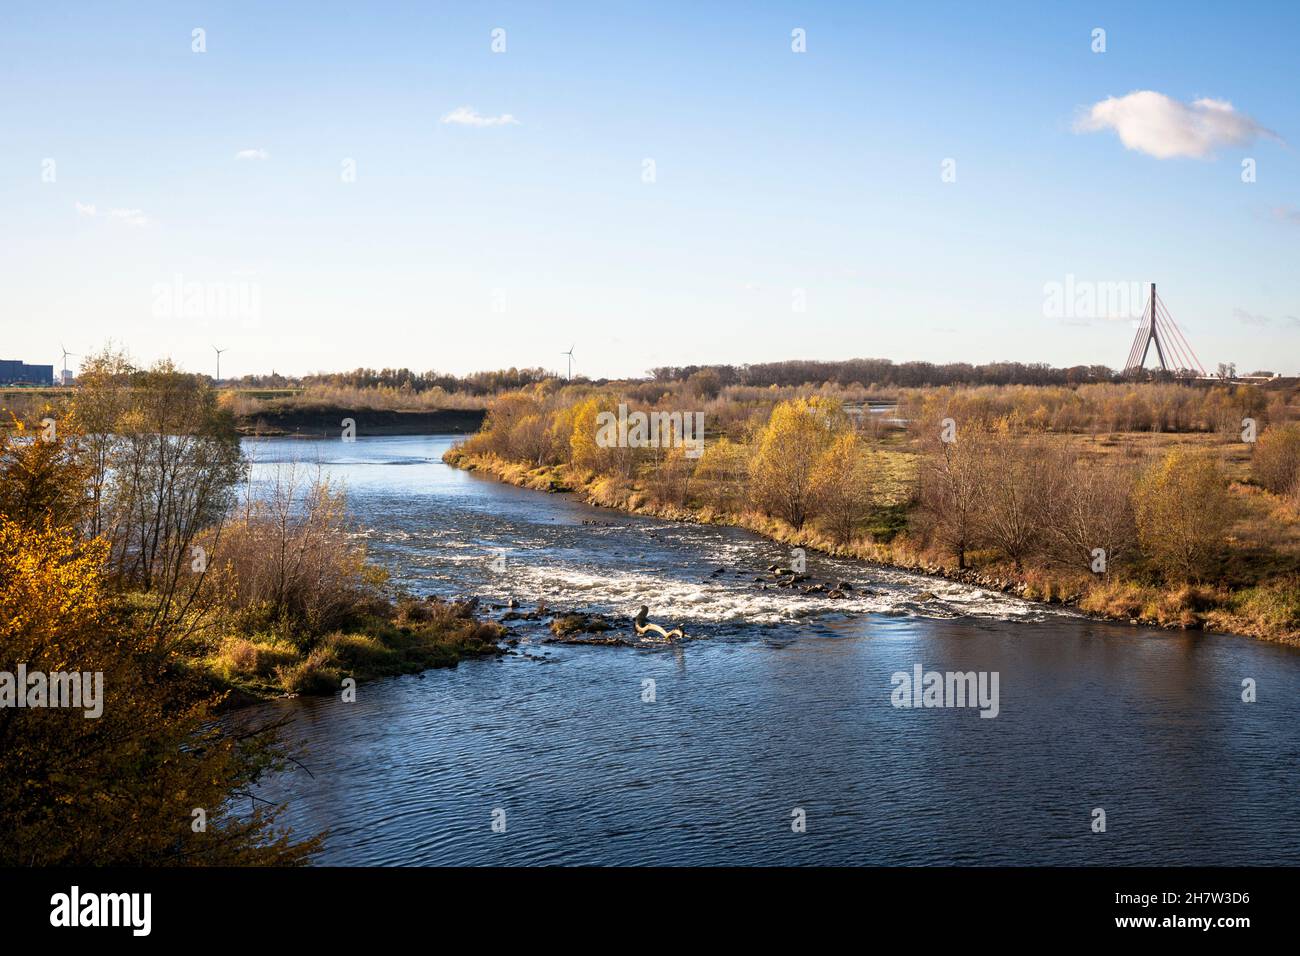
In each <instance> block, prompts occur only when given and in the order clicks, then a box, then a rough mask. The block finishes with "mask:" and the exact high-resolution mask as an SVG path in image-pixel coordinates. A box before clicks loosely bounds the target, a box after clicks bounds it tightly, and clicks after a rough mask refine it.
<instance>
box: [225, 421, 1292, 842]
mask: <svg viewBox="0 0 1300 956" xmlns="http://www.w3.org/2000/svg"><path fill="white" fill-rule="evenodd" d="M450 441H451V439H449V438H427V437H403V438H384V439H373V440H367V439H364V438H363V439H361V440H359V441H358V442H356V443H355V444H343V443H341V442H337V441H296V440H271V441H264V442H261V443H259V445H258V446H257V447H256V448H255V449H250V453H251V454H253V456H254V457H255V458H256V459H257V461H258V462H259V464H258V468H257V474H265V469H266V468H267V467H269V466H270V465H271V464H272V463H274V462H275V461H280V460H288V459H291V458H296V459H298V460H303V461H309V462H314V461H316V460H320V461H321V462H323V463H324V464H325V466H326V467H327V469H328V470H329V472H330V473H331V475H333V476H334V477H336V478H339V479H342V480H344V481H345V482H346V483H347V485H348V488H349V499H350V506H351V508H352V510H353V512H354V514H355V516H356V518H357V520H358V521H359V522H361V524H362V526H363V528H364V533H365V535H366V537H367V539H368V540H369V542H370V546H371V548H372V553H373V554H374V556H375V557H376V558H377V559H378V560H381V561H383V562H384V563H385V564H386V565H387V566H388V567H389V568H390V569H391V570H392V571H393V573H394V576H395V577H397V578H398V579H400V580H401V581H402V582H403V583H405V584H407V585H408V586H409V587H411V588H412V589H414V590H417V591H421V592H430V593H438V594H443V595H457V594H478V595H480V596H482V597H483V598H484V599H485V601H487V602H492V601H499V602H504V600H505V599H506V598H508V597H511V596H513V597H515V598H517V599H518V600H519V601H521V602H522V603H523V604H524V606H525V607H528V606H530V605H531V604H532V603H533V602H535V601H536V600H538V599H539V598H543V599H545V600H546V601H547V603H548V604H549V605H551V606H552V607H559V608H570V607H572V608H579V609H594V610H601V611H605V612H608V613H612V614H616V615H619V616H623V615H628V616H630V614H631V613H633V612H634V611H635V608H636V607H637V606H639V605H640V604H642V603H644V604H648V605H650V606H651V608H652V609H653V610H654V617H655V619H658V620H662V621H665V622H667V621H673V622H682V623H685V624H686V629H687V631H688V632H689V633H691V634H692V636H693V639H692V640H691V641H689V642H687V643H685V644H684V645H680V646H677V647H672V648H667V647H664V648H654V649H628V648H601V647H560V646H555V645H543V644H541V643H540V641H541V640H542V638H543V637H544V636H545V632H544V631H543V630H542V629H540V627H539V626H537V625H530V624H528V623H526V622H516V623H515V625H514V626H515V627H516V628H517V630H516V634H517V636H519V637H520V638H521V640H522V641H523V643H522V644H521V648H520V649H521V650H526V651H527V652H528V653H529V654H530V655H531V657H529V658H525V657H523V656H511V657H507V658H504V659H503V660H501V661H499V662H498V661H477V662H471V663H466V664H462V665H461V666H460V667H459V668H457V669H455V670H443V671H431V672H428V673H427V674H424V675H418V676H410V677H402V678H397V679H393V680H387V681H381V682H377V683H374V684H367V685H362V687H361V688H360V692H359V694H358V701H357V703H355V704H343V703H341V702H339V701H338V700H335V699H327V700H321V699H310V700H295V701H287V702H282V703H275V704H271V705H268V710H271V711H274V712H287V713H288V714H289V715H290V716H291V718H292V733H293V734H294V735H295V736H296V738H297V739H299V740H301V742H302V743H303V745H304V746H305V748H306V757H305V762H306V764H307V765H308V766H309V767H310V768H311V771H312V773H313V774H314V775H315V777H314V779H313V778H310V777H308V776H307V775H306V774H304V773H302V772H301V771H294V772H291V773H288V774H286V775H285V776H284V777H282V778H280V779H279V780H277V781H275V782H274V783H273V784H271V785H270V786H268V788H267V792H266V794H265V795H266V796H268V797H271V798H273V799H281V800H285V801H287V802H288V803H289V805H290V812H289V814H288V815H287V818H286V820H287V822H289V823H290V824H291V825H293V826H294V827H295V828H296V829H299V830H301V831H303V832H307V831H318V830H322V829H326V828H328V829H329V830H330V831H331V835H330V838H329V840H328V841H327V844H326V850H325V853H324V854H323V855H322V857H321V862H324V863H330V864H454V863H459V864H492V863H513V864H521V863H528V864H534V863H565V864H572V863H615V864H636V863H662V864H671V863H681V864H707V863H738V864H758V863H766V864H779V863H806V864H812V863H893V864H935V863H990V864H994V863H1061V864H1138V863H1206V864H1210V863H1223V864H1231V863H1240V864H1263V863H1294V862H1297V856H1298V854H1297V851H1296V849H1295V848H1296V846H1297V844H1298V843H1300V841H1298V839H1297V838H1300V814H1297V812H1296V811H1297V809H1300V807H1298V806H1297V804H1298V803H1300V800H1298V799H1297V796H1296V794H1297V783H1300V772H1298V771H1297V769H1296V768H1297V756H1300V754H1298V753H1297V750H1298V749H1300V748H1298V747H1297V743H1296V733H1295V730H1294V728H1295V727H1296V726H1297V717H1300V713H1298V711H1300V703H1298V702H1300V694H1298V693H1297V691H1300V655H1298V654H1297V653H1296V652H1295V651H1293V650H1291V649H1288V648H1280V647H1275V646H1270V645H1265V644H1260V643H1257V642H1253V641H1249V640H1246V639H1241V638H1233V637H1206V636H1204V635H1184V634H1171V633H1164V632H1153V631H1149V630H1146V629H1139V628H1132V627H1123V626H1117V625H1108V624H1100V623H1097V622H1093V621H1089V620H1086V619H1083V618H1080V617H1077V616H1071V615H1061V614H1055V613H1051V612H1048V611H1044V610H1043V609H1040V608H1036V607H1034V606H1032V605H1027V604H1025V603H1023V602H1019V601H1016V600H1014V599H1011V598H1008V597H1006V596H1003V595H993V594H987V593H985V592H980V591H978V590H976V589H971V588H966V587H962V586H959V585H953V584H949V583H947V582H942V581H935V580H933V579H924V578H918V577H916V576H912V575H907V574H902V573H898V572H891V571H886V570H882V569H878V568H872V567H868V566H865V565H857V564H853V563H851V562H835V561H829V560H826V559H822V558H819V557H818V556H816V555H812V554H810V555H809V571H810V573H811V574H812V576H813V577H814V578H816V579H819V580H828V579H834V580H836V581H840V580H844V581H848V582H850V583H852V584H853V585H854V589H853V591H852V592H851V593H852V595H853V596H852V597H851V598H850V599H849V600H848V601H831V600H829V599H827V598H825V597H824V596H821V595H809V596H805V595H797V594H791V593H789V592H788V591H777V590H766V591H764V590H761V586H760V585H759V584H758V583H756V582H755V581H754V580H753V579H754V578H755V577H761V576H763V575H764V574H765V569H766V567H767V566H768V565H770V564H773V563H782V564H786V563H788V562H789V553H788V551H787V550H786V549H783V548H780V547H778V546H776V545H773V544H771V543H769V542H766V541H763V540H761V539H758V538H756V537H754V536H752V535H749V534H747V533H744V532H739V531H736V530H734V529H718V528H709V527H699V526H693V525H672V524H669V523H667V522H662V521H656V520H651V519H641V518H634V517H629V516H626V515H620V514H616V513H613V512H607V511H601V510H597V509H592V508H588V507H586V506H583V505H581V504H578V503H576V502H574V501H571V500H569V499H568V498H566V497H563V496H556V495H543V494H539V493H536V492H529V491H523V490H520V489H515V488H511V487H507V486H503V485H500V484H497V483H494V482H491V481H488V480H485V479H481V478H477V477H475V476H473V475H469V474H466V473H463V472H459V471H456V470H454V469H451V468H448V467H446V466H445V465H443V464H442V463H441V461H440V457H441V454H442V452H443V451H444V450H445V449H446V447H447V446H448V445H449V443H450ZM497 549H505V551H506V555H507V557H506V565H505V567H506V570H505V571H504V572H502V573H497V572H494V571H492V569H491V567H490V565H489V563H488V561H489V559H490V558H491V556H492V554H493V553H494V552H495V551H496V550H497ZM718 568H723V569H724V571H723V572H722V573H720V574H719V573H715V572H717V569H718ZM925 591H931V592H933V593H934V595H935V598H934V599H933V600H930V599H928V598H926V597H925V596H924V594H923V592H925ZM536 658H540V659H536ZM918 663H919V664H921V665H923V667H924V668H925V669H927V670H930V669H934V670H941V671H951V670H960V671H997V672H998V673H999V675H1000V714H999V716H998V717H997V718H996V719H993V720H986V719H980V717H979V713H978V711H977V710H975V709H964V710H962V709H929V710H925V709H918V710H904V709H895V708H893V707H892V706H891V704H890V691H891V684H890V677H891V675H892V674H893V673H894V672H895V671H908V672H910V671H911V669H912V667H913V666H914V665H915V664H918ZM1245 677H1253V678H1255V679H1256V681H1257V682H1258V684H1259V697H1260V699H1259V702H1258V703H1256V704H1250V705H1247V704H1243V703H1241V701H1240V687H1241V680H1242V679H1243V678H1245ZM646 681H654V685H653V686H654V697H655V699H654V701H653V702H645V701H643V695H644V689H645V688H646V686H648V685H646V683H645V682H646ZM1094 807H1103V808H1105V810H1106V815H1107V832H1106V833H1102V834H1096V833H1092V832H1091V829H1090V822H1091V811H1092V809H1093V808H1094ZM795 808H802V809H803V810H804V811H806V814H807V832H805V833H795V832H792V830H791V826H790V824H791V814H792V811H793V810H794V809H795ZM494 809H502V810H504V811H505V818H506V824H507V825H506V832H505V833H494V832H493V831H492V828H491V823H492V812H493V810H494Z"/></svg>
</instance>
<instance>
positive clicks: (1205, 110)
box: [1074, 90, 1278, 159]
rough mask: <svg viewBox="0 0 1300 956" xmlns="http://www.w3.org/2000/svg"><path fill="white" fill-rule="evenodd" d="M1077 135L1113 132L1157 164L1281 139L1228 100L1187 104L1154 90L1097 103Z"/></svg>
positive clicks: (1077, 123) (1083, 117) (1078, 126)
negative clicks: (1257, 140)
mask: <svg viewBox="0 0 1300 956" xmlns="http://www.w3.org/2000/svg"><path fill="white" fill-rule="evenodd" d="M1074 129H1075V132H1079V133H1094V132H1097V131H1098V130H1104V129H1113V130H1114V131H1115V132H1116V133H1118V134H1119V141H1120V142H1121V143H1123V144H1124V146H1125V147H1126V148H1128V149H1135V150H1137V151H1138V152H1141V153H1146V154H1147V155H1148V156H1154V157H1156V159H1172V158H1174V157H1178V156H1190V157H1194V158H1200V157H1204V156H1209V155H1211V154H1212V153H1214V151H1215V150H1217V149H1220V148H1221V147H1224V146H1244V145H1246V144H1248V143H1251V142H1253V141H1254V140H1255V138H1256V137H1259V136H1267V137H1271V138H1273V139H1277V138H1278V137H1277V134H1276V133H1273V132H1272V131H1271V130H1268V129H1266V128H1264V127H1263V126H1261V125H1260V124H1259V123H1257V122H1255V121H1254V120H1253V119H1251V118H1250V117H1249V116H1247V115H1246V114H1245V113H1238V112H1237V111H1236V109H1234V108H1233V106H1232V104H1231V103H1229V102H1227V101H1226V100H1211V99H1199V100H1195V101H1193V102H1192V103H1191V104H1187V103H1180V102H1178V101H1177V100H1175V99H1172V98H1170V97H1168V96H1165V95H1164V94H1163V93H1157V92H1155V91H1154V90H1138V91H1136V92H1134V93H1130V94H1128V95H1127V96H1120V97H1114V96H1112V97H1110V98H1109V99H1104V100H1102V101H1101V102H1100V103H1095V104H1093V106H1091V107H1090V108H1089V109H1088V110H1087V111H1086V112H1085V113H1084V114H1083V115H1081V116H1080V117H1079V118H1078V119H1077V120H1076V121H1075V124H1074Z"/></svg>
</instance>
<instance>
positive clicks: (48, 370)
mask: <svg viewBox="0 0 1300 956" xmlns="http://www.w3.org/2000/svg"><path fill="white" fill-rule="evenodd" d="M53 384H54V366H53V365H28V364H27V363H26V362H20V361H19V360H18V359H0V385H53Z"/></svg>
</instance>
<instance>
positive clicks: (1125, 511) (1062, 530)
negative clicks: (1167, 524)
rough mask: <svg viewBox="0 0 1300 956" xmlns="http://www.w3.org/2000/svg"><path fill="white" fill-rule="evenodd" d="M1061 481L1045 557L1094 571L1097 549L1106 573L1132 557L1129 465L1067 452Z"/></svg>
mask: <svg viewBox="0 0 1300 956" xmlns="http://www.w3.org/2000/svg"><path fill="white" fill-rule="evenodd" d="M1060 467H1061V469H1062V471H1061V480H1060V481H1059V482H1058V483H1056V484H1055V485H1054V489H1055V493H1054V495H1053V499H1052V506H1051V510H1050V513H1049V519H1048V522H1047V526H1046V538H1047V550H1048V554H1049V556H1050V557H1051V558H1052V559H1053V560H1055V561H1057V562H1059V563H1061V564H1064V565H1066V566H1068V567H1072V568H1076V569H1079V570H1083V569H1091V568H1093V567H1094V566H1096V561H1097V558H1098V555H1097V553H1096V552H1097V549H1101V551H1102V555H1100V556H1101V557H1103V558H1104V559H1105V560H1104V564H1103V565H1102V567H1103V568H1104V573H1105V574H1107V575H1109V574H1110V572H1111V571H1112V570H1114V568H1115V566H1116V565H1117V564H1119V563H1121V562H1123V561H1125V560H1126V559H1128V558H1129V557H1131V556H1132V555H1133V553H1134V551H1135V550H1136V548H1137V524H1136V520H1135V518H1134V511H1133V491H1134V487H1135V485H1136V483H1137V472H1136V470H1135V468H1134V467H1133V466H1132V465H1129V464H1126V463H1124V462H1114V461H1088V460H1086V459H1083V458H1082V457H1080V456H1079V455H1078V454H1075V453H1069V454H1067V455H1065V456H1064V457H1063V458H1062V459H1061V461H1060Z"/></svg>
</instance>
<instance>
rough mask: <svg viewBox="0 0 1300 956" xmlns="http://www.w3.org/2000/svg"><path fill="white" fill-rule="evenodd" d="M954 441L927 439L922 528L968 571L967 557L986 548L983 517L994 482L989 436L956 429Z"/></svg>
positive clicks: (921, 487)
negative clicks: (981, 544)
mask: <svg viewBox="0 0 1300 956" xmlns="http://www.w3.org/2000/svg"><path fill="white" fill-rule="evenodd" d="M952 438H953V440H952V441H944V440H942V439H941V438H940V437H939V432H938V431H937V430H936V431H934V433H933V435H928V436H927V444H926V447H925V451H924V452H923V455H922V460H921V467H920V471H919V478H920V481H919V489H918V491H919V499H920V511H921V519H922V524H923V525H924V527H925V529H926V530H927V531H928V533H929V535H930V537H931V539H932V540H934V541H935V542H937V543H938V544H939V545H941V546H942V547H944V548H945V549H947V550H948V551H949V552H951V553H952V554H953V555H954V556H955V557H956V558H957V566H958V567H959V568H965V567H966V555H967V553H968V552H969V551H970V550H971V549H972V548H974V547H976V546H978V545H979V543H981V540H982V539H981V536H980V531H981V529H980V524H979V517H980V511H981V509H982V508H983V506H984V500H985V496H986V495H987V493H988V489H989V485H990V482H991V481H992V480H993V469H992V467H991V466H992V462H991V461H990V447H989V437H988V434H987V433H986V432H985V431H983V430H982V429H980V428H979V427H977V426H968V427H963V428H960V429H957V430H955V431H954V433H953V435H952Z"/></svg>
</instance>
